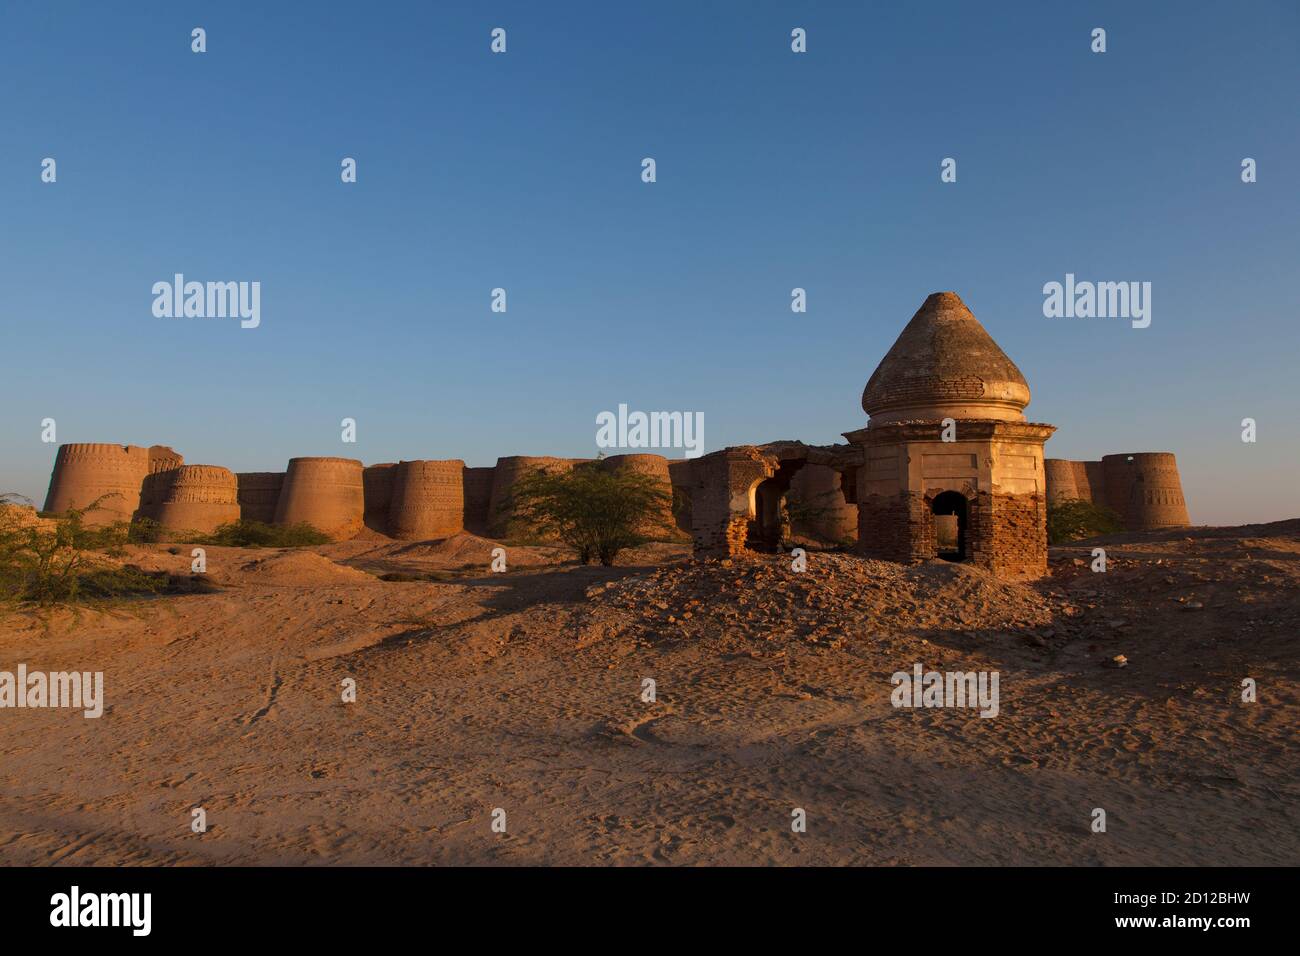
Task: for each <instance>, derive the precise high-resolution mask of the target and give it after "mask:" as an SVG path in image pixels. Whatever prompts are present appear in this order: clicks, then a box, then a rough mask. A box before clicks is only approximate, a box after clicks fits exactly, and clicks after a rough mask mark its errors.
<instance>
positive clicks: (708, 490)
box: [690, 446, 777, 557]
mask: <svg viewBox="0 0 1300 956" xmlns="http://www.w3.org/2000/svg"><path fill="white" fill-rule="evenodd" d="M776 470H777V464H776V462H775V461H772V460H769V459H768V458H765V457H764V456H763V455H762V454H760V453H759V451H758V449H757V448H755V447H753V446H743V447H740V448H726V449H723V450H722V451H716V452H713V453H712V454H709V455H705V456H703V457H702V458H696V459H694V461H693V462H692V467H691V489H690V490H691V537H692V539H693V541H694V545H695V552H696V554H699V555H702V556H724V557H725V556H730V555H733V554H738V553H740V552H741V551H744V550H745V541H746V539H747V538H748V536H749V522H750V519H751V518H753V516H754V507H753V506H754V502H753V490H754V489H755V488H756V487H757V486H758V484H759V482H761V481H763V480H764V479H765V478H770V477H771V476H772V475H774V474H776Z"/></svg>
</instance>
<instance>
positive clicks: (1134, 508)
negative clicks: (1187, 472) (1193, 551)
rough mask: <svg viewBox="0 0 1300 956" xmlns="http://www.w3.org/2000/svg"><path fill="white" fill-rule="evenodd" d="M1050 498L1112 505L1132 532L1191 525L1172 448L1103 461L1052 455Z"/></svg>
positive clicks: (1047, 461)
mask: <svg viewBox="0 0 1300 956" xmlns="http://www.w3.org/2000/svg"><path fill="white" fill-rule="evenodd" d="M1044 464H1045V465H1046V467H1047V500H1048V502H1049V503H1051V504H1057V503H1059V502H1061V501H1066V500H1069V499H1078V500H1081V501H1087V502H1090V503H1092V504H1095V505H1104V506H1105V507H1108V508H1110V509H1112V510H1113V511H1114V512H1115V513H1116V514H1118V515H1119V516H1120V518H1121V519H1122V520H1123V522H1124V526H1125V528H1127V529H1128V530H1130V531H1143V530H1148V529H1155V528H1180V527H1185V526H1187V525H1189V524H1191V519H1190V517H1189V516H1188V513H1187V502H1186V501H1185V500H1184V498H1183V487H1182V481H1181V479H1180V478H1179V475H1178V462H1177V460H1176V459H1175V457H1174V455H1173V454H1172V453H1170V452H1131V453H1127V454H1121V455H1105V456H1103V457H1102V459H1101V460H1100V461H1069V460H1066V459H1061V458H1049V459H1047V460H1046V462H1044Z"/></svg>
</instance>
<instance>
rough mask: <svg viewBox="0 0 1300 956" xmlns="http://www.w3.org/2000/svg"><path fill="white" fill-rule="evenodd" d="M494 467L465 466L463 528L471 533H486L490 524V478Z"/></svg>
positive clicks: (463, 479)
mask: <svg viewBox="0 0 1300 956" xmlns="http://www.w3.org/2000/svg"><path fill="white" fill-rule="evenodd" d="M495 475H496V469H495V468H493V467H490V466H489V467H487V468H466V469H465V472H464V475H463V476H462V481H463V483H464V486H465V514H464V519H463V522H464V525H465V530H466V531H469V532H470V533H472V534H484V535H485V534H487V532H488V525H489V524H491V520H490V512H489V508H490V507H491V504H492V480H493V477H494V476H495Z"/></svg>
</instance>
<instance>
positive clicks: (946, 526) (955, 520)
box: [930, 491, 970, 561]
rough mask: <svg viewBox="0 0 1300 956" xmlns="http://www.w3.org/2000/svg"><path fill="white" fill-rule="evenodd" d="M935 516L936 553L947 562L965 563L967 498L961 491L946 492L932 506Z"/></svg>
mask: <svg viewBox="0 0 1300 956" xmlns="http://www.w3.org/2000/svg"><path fill="white" fill-rule="evenodd" d="M930 511H931V513H932V514H933V515H934V551H935V554H937V555H938V556H939V557H941V558H943V559H944V560H945V561H965V560H966V559H967V558H968V557H970V555H969V554H968V553H967V549H966V524H967V517H966V496H965V495H963V494H962V493H961V492H959V491H944V492H940V493H939V494H938V495H936V496H935V499H934V501H933V502H931V504H930Z"/></svg>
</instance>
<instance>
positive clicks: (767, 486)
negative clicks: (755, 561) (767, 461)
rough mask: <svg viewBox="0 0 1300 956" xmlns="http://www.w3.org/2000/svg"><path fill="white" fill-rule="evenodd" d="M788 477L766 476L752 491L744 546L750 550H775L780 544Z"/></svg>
mask: <svg viewBox="0 0 1300 956" xmlns="http://www.w3.org/2000/svg"><path fill="white" fill-rule="evenodd" d="M789 487H790V482H789V479H786V480H785V481H782V480H780V479H779V478H768V479H767V480H766V481H760V482H759V483H758V484H757V485H755V486H754V489H753V491H752V495H753V497H752V499H751V501H752V504H751V511H752V513H751V515H750V521H749V535H748V539H747V540H746V542H745V546H746V547H747V548H749V549H750V550H751V551H775V550H776V549H777V548H778V547H779V546H780V544H781V539H782V537H783V535H782V519H783V517H784V511H785V508H784V505H785V493H786V491H787V490H788V489H789Z"/></svg>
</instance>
